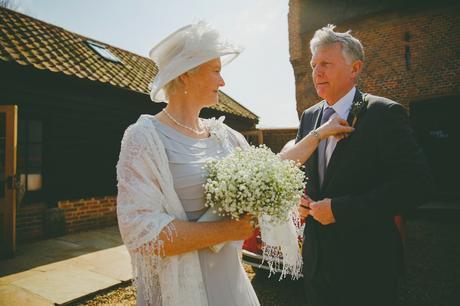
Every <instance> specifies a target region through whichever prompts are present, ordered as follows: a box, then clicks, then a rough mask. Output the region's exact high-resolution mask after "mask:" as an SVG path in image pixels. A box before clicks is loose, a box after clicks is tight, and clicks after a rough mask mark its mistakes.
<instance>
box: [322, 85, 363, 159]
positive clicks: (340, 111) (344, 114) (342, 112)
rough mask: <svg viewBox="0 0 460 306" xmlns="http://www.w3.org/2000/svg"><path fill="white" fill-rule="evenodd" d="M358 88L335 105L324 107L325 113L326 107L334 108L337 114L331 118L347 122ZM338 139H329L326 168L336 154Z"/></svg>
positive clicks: (354, 88)
mask: <svg viewBox="0 0 460 306" xmlns="http://www.w3.org/2000/svg"><path fill="white" fill-rule="evenodd" d="M355 93H356V87H353V88H352V89H351V90H350V91H349V92H348V93H347V94H346V95H345V96H343V97H342V98H340V100H339V101H337V102H336V103H335V104H334V105H332V106H330V105H329V104H327V103H324V105H323V113H324V110H325V109H326V107H332V108H333V109H334V111H335V113H334V114H333V115H332V116H331V118H336V117H337V116H340V118H342V119H345V120H347V118H348V114H349V113H350V110H351V106H352V104H353V98H354V97H355ZM337 142H338V139H337V138H336V137H335V136H329V138H328V139H327V145H326V167H327V165H328V164H329V160H330V159H331V156H332V152H334V149H335V146H336V145H337Z"/></svg>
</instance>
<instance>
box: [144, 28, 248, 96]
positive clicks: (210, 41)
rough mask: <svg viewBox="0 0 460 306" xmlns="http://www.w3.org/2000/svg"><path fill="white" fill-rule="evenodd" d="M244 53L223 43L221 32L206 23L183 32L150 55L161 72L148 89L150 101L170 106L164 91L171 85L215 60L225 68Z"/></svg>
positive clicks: (158, 46)
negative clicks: (181, 76) (176, 79)
mask: <svg viewBox="0 0 460 306" xmlns="http://www.w3.org/2000/svg"><path fill="white" fill-rule="evenodd" d="M241 51H242V48H240V47H238V46H236V45H233V44H232V43H230V42H228V41H227V40H224V39H222V37H221V35H220V34H219V32H218V31H217V30H216V29H214V28H212V27H211V26H210V25H208V24H207V23H206V22H204V21H199V22H198V23H196V24H190V25H187V26H185V27H183V28H180V29H179V30H177V31H175V32H174V33H172V34H170V35H169V36H168V37H166V38H165V39H163V40H162V41H161V42H159V43H158V44H157V45H156V46H155V47H153V48H152V50H150V52H149V57H150V58H151V59H152V60H153V61H154V62H155V64H157V66H158V69H159V71H158V74H157V75H156V76H155V77H154V78H153V80H152V83H150V85H149V89H150V98H151V99H152V101H154V102H167V101H166V95H165V92H164V89H163V87H164V86H165V85H166V84H167V83H168V82H170V81H172V80H173V79H175V78H177V77H178V76H180V75H181V74H183V73H185V72H187V71H189V70H191V69H193V68H195V67H197V66H199V65H201V64H203V63H206V62H207V61H210V60H212V59H214V58H219V57H220V58H221V63H222V66H224V65H225V64H228V63H230V62H231V61H232V60H234V59H235V58H236V57H237V56H238V55H239V54H240V53H241Z"/></svg>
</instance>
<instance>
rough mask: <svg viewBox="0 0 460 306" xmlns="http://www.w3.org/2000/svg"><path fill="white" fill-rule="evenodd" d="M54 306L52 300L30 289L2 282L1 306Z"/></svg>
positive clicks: (0, 288) (0, 287) (0, 289)
mask: <svg viewBox="0 0 460 306" xmlns="http://www.w3.org/2000/svg"><path fill="white" fill-rule="evenodd" d="M12 305H14V306H31V305H33V306H54V303H53V302H52V301H50V300H47V299H45V298H43V297H42V296H40V295H37V294H34V293H32V292H30V291H28V290H24V289H22V288H19V287H16V286H13V285H9V284H8V285H5V284H0V306H12Z"/></svg>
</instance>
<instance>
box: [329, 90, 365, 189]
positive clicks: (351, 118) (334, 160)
mask: <svg viewBox="0 0 460 306" xmlns="http://www.w3.org/2000/svg"><path fill="white" fill-rule="evenodd" d="M364 102H365V101H364V99H363V94H362V93H361V92H360V91H359V90H358V89H356V93H355V96H354V98H353V103H352V106H351V110H350V113H349V114H348V117H347V122H348V124H349V125H351V126H355V127H356V123H357V120H358V119H359V117H360V116H361V115H362V114H363V112H364V111H365V107H364V108H362V109H357V107H361V105H363V104H364ZM352 137H353V133H351V134H350V136H348V137H347V138H343V139H342V140H340V141H339V142H338V143H337V145H336V146H335V149H334V151H333V152H332V155H331V158H330V160H329V164H328V165H327V168H326V173H325V175H324V182H323V186H322V190H325V188H326V186H327V184H328V183H329V181H330V177H331V175H333V173H334V171H335V169H336V168H337V166H338V165H339V164H340V162H342V161H343V158H341V157H342V155H343V154H344V152H345V150H346V148H347V147H348V145H349V143H350V140H351V139H352Z"/></svg>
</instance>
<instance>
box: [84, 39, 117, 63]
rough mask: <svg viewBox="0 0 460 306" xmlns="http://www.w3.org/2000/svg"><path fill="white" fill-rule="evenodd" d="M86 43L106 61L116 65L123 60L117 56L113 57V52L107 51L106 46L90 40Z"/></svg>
mask: <svg viewBox="0 0 460 306" xmlns="http://www.w3.org/2000/svg"><path fill="white" fill-rule="evenodd" d="M86 43H87V44H88V46H89V47H90V48H91V49H93V50H94V51H95V52H96V53H97V54H99V55H100V56H102V57H103V58H105V59H106V60H109V61H112V62H114V63H121V60H120V59H119V58H118V57H116V56H115V55H113V54H112V52H110V51H109V50H107V49H106V47H105V46H103V45H101V44H98V43H96V42H94V41H89V40H87V41H86Z"/></svg>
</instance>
